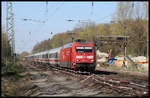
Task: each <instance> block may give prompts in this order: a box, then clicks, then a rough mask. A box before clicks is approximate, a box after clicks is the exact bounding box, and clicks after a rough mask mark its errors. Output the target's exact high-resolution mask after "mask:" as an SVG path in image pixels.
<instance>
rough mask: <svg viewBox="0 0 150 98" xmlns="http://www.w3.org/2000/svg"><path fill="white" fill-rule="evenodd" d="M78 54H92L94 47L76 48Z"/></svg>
mask: <svg viewBox="0 0 150 98" xmlns="http://www.w3.org/2000/svg"><path fill="white" fill-rule="evenodd" d="M76 52H92V47H76Z"/></svg>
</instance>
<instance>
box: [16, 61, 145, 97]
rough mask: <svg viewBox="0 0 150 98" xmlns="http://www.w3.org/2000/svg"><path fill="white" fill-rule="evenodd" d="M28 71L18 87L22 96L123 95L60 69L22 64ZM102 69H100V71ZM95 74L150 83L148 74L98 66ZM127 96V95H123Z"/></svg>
mask: <svg viewBox="0 0 150 98" xmlns="http://www.w3.org/2000/svg"><path fill="white" fill-rule="evenodd" d="M21 65H22V66H23V67H24V68H25V70H26V72H24V73H22V76H24V78H23V79H22V80H20V82H19V85H18V88H19V89H20V91H21V93H20V96H79V97H80V96H99V97H105V96H113V97H114V96H121V94H120V95H118V94H117V93H116V94H115V93H114V92H113V89H110V88H109V87H104V86H100V85H97V84H96V83H92V82H90V80H89V81H88V82H87V83H86V82H82V80H80V79H78V78H75V77H71V76H69V75H66V74H62V73H60V72H59V71H52V70H43V69H40V68H38V69H37V68H36V66H33V65H29V64H28V63H22V64H21ZM99 70H100V71H99ZM95 74H97V75H100V76H107V77H110V78H114V79H117V80H118V79H120V80H126V81H133V82H134V83H135V82H136V83H140V84H141V81H142V85H148V75H146V74H145V75H141V74H134V73H128V72H119V71H112V70H106V69H102V68H100V69H99V68H98V69H96V71H95ZM123 96H125V95H123Z"/></svg>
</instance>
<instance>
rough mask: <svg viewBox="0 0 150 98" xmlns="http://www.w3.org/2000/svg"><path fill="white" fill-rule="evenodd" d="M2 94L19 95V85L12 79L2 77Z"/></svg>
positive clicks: (4, 95)
mask: <svg viewBox="0 0 150 98" xmlns="http://www.w3.org/2000/svg"><path fill="white" fill-rule="evenodd" d="M1 86H2V87H1V88H2V89H1V90H2V92H1V96H2V97H7V96H19V93H18V92H19V91H18V89H17V87H16V86H15V85H14V83H13V82H12V81H10V80H9V79H7V78H2V81H1Z"/></svg>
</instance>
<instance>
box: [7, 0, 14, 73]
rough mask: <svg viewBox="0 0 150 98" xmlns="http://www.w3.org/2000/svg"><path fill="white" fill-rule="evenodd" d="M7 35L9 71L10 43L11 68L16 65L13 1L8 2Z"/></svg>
mask: <svg viewBox="0 0 150 98" xmlns="http://www.w3.org/2000/svg"><path fill="white" fill-rule="evenodd" d="M6 35H7V40H8V42H6V49H7V50H6V52H7V55H6V72H7V71H8V52H9V51H8V45H9V44H10V48H11V58H10V62H11V69H12V68H13V66H14V65H15V36H14V35H15V32H14V13H13V6H12V2H7V3H6Z"/></svg>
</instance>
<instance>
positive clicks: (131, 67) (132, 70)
mask: <svg viewBox="0 0 150 98" xmlns="http://www.w3.org/2000/svg"><path fill="white" fill-rule="evenodd" d="M105 68H107V69H110V70H116V71H130V72H142V73H145V72H147V71H146V70H143V69H137V68H136V67H135V66H130V67H127V68H125V67H116V66H108V67H105Z"/></svg>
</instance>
